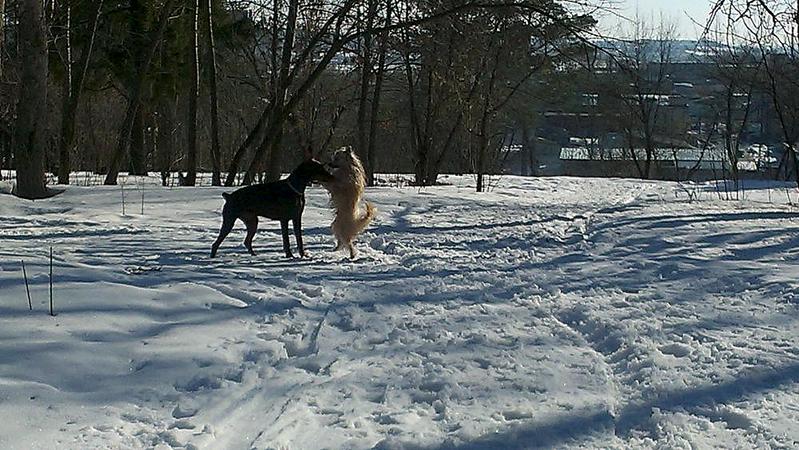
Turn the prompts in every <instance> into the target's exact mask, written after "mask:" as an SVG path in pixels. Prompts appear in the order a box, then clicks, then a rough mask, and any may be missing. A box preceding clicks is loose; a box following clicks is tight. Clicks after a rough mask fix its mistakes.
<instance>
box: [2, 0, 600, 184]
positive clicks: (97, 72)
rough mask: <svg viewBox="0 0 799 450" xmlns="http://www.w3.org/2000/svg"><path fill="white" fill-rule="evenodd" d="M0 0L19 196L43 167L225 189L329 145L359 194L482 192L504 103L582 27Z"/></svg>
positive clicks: (537, 20) (490, 8)
mask: <svg viewBox="0 0 799 450" xmlns="http://www.w3.org/2000/svg"><path fill="white" fill-rule="evenodd" d="M0 2H2V3H0V26H2V27H3V28H0V38H2V41H0V68H1V69H0V70H2V72H0V101H1V102H2V103H0V163H1V164H2V165H3V167H7V168H14V169H16V171H17V193H18V194H19V195H20V196H24V197H30V198H36V197H42V196H46V195H48V191H47V188H46V186H45V181H44V179H45V178H44V173H45V171H52V172H53V173H57V174H58V181H59V183H68V182H69V176H70V173H71V172H73V171H75V170H93V171H97V172H100V173H104V174H105V183H106V184H115V183H116V181H117V176H118V174H119V172H120V171H125V170H128V171H130V172H131V173H133V174H144V173H147V172H148V171H158V172H161V174H162V176H163V179H164V180H166V179H167V177H168V176H169V174H170V172H172V171H181V172H185V174H186V175H185V177H181V178H182V179H183V180H184V182H185V184H186V185H193V184H194V183H195V182H196V176H197V173H198V171H210V172H211V173H212V181H213V184H215V185H221V184H225V185H233V184H235V183H251V182H253V181H254V180H262V179H274V178H276V177H278V176H279V174H280V173H281V171H282V170H285V168H286V167H287V165H288V164H290V163H292V162H293V159H294V158H296V157H297V155H300V154H302V151H303V150H305V149H308V148H310V149H312V150H313V151H315V152H317V153H319V152H323V151H325V150H326V149H328V148H330V147H332V146H338V145H352V146H353V147H355V149H356V150H357V152H358V153H359V154H360V155H361V157H362V159H363V160H364V162H365V164H366V168H367V172H368V178H369V182H370V183H373V182H374V181H375V180H374V173H375V172H376V171H377V170H403V169H410V170H412V171H413V172H414V174H415V178H416V182H417V183H419V184H432V183H435V181H436V177H437V175H438V173H440V172H441V171H442V170H444V169H445V168H449V169H451V170H459V171H473V172H475V173H478V175H479V181H478V184H479V188H480V189H483V188H484V187H485V184H484V176H485V175H486V174H490V173H491V172H492V171H494V170H495V165H496V159H497V155H498V152H499V149H500V148H501V147H502V146H503V143H504V142H505V140H506V139H507V135H508V133H507V130H508V129H510V128H512V126H513V125H512V123H513V120H514V119H513V117H512V116H513V111H514V109H515V110H516V111H517V113H519V111H518V110H519V108H518V107H517V108H514V103H515V104H516V105H518V104H519V103H520V102H521V100H519V98H521V97H522V95H523V94H525V92H527V93H528V94H529V92H530V91H532V90H534V89H531V86H534V85H535V83H533V82H532V80H533V79H534V78H535V77H542V76H546V73H547V72H549V71H552V70H553V68H554V67H556V66H557V65H558V64H559V61H560V60H562V59H564V58H568V57H569V56H568V55H569V53H570V52H572V51H575V48H576V47H577V46H579V45H581V43H582V42H583V41H584V37H583V34H584V33H586V32H587V31H588V30H589V29H590V28H591V26H592V25H593V24H594V20H593V19H592V18H591V17H590V16H589V15H587V14H580V13H576V12H574V11H573V10H570V9H568V8H567V5H568V4H569V3H571V1H570V0H563V1H556V0H519V1H496V0H494V1H490V0H484V1H474V0H444V1H441V0H435V1H428V0H361V1H356V0H330V1H327V0H326V1H308V0H250V1H236V0H227V1H225V0H0ZM579 3H581V2H574V4H579ZM517 115H518V114H517Z"/></svg>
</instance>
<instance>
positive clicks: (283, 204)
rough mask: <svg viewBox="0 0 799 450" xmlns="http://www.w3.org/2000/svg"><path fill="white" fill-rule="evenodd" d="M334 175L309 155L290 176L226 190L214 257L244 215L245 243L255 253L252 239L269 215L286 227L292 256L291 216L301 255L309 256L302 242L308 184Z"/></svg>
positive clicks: (285, 248) (286, 243)
mask: <svg viewBox="0 0 799 450" xmlns="http://www.w3.org/2000/svg"><path fill="white" fill-rule="evenodd" d="M332 180H333V176H332V175H331V174H330V173H329V172H328V171H327V170H326V169H325V167H324V165H322V163H320V162H319V161H316V160H315V159H312V158H309V157H307V158H306V160H305V161H303V162H302V164H300V165H299V166H297V168H296V169H294V170H293V171H292V172H291V174H290V175H289V176H288V178H285V179H283V180H280V181H274V182H271V183H265V184H254V185H252V186H247V187H243V188H241V189H238V190H236V191H235V192H233V193H230V194H228V193H224V194H222V196H223V197H224V198H225V206H224V208H222V229H221V230H219V237H218V238H217V239H216V242H214V244H213V245H212V246H211V258H213V257H214V256H216V251H217V250H218V249H219V245H220V244H222V241H224V240H225V238H226V237H227V235H228V233H230V230H232V229H233V224H235V223H236V219H241V221H242V222H244V225H245V226H246V227H247V237H246V238H244V246H245V247H246V248H247V250H248V251H249V252H250V254H251V255H255V252H254V251H253V249H252V239H253V237H255V233H256V231H258V217H259V216H260V217H266V218H269V219H273V220H279V221H280V227H281V229H282V231H283V251H284V252H285V253H286V257H287V258H292V257H293V255H292V253H291V248H290V246H289V220H291V222H292V225H293V227H294V236H295V238H296V239H297V247H298V249H299V251H300V256H302V257H304V256H305V249H304V248H303V245H302V211H303V209H305V188H306V187H308V185H310V184H311V183H312V182H329V181H332Z"/></svg>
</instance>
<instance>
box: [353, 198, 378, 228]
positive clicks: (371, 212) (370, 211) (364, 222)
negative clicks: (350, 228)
mask: <svg viewBox="0 0 799 450" xmlns="http://www.w3.org/2000/svg"><path fill="white" fill-rule="evenodd" d="M375 215H377V208H375V205H373V204H372V203H371V202H366V211H365V212H364V214H363V217H361V218H360V219H358V220H357V221H356V224H355V235H358V234H360V233H361V232H362V231H363V230H365V229H366V227H368V226H369V224H370V223H371V222H372V219H374V218H375Z"/></svg>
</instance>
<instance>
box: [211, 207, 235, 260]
mask: <svg viewBox="0 0 799 450" xmlns="http://www.w3.org/2000/svg"><path fill="white" fill-rule="evenodd" d="M235 223H236V218H235V217H232V216H229V215H224V214H223V215H222V229H220V230H219V237H218V238H216V241H215V242H214V243H213V245H211V258H213V257H215V256H216V251H217V250H218V249H219V246H220V245H221V244H222V241H224V240H225V238H226V237H227V235H228V234H230V230H232V229H233V225H234V224H235Z"/></svg>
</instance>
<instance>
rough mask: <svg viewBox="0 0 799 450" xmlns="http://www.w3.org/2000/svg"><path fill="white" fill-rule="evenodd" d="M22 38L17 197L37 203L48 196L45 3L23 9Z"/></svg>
mask: <svg viewBox="0 0 799 450" xmlns="http://www.w3.org/2000/svg"><path fill="white" fill-rule="evenodd" d="M20 9H21V11H20V18H19V38H20V43H19V46H20V51H21V63H22V73H21V77H20V93H19V103H18V104H17V122H16V126H15V132H16V133H15V149H16V153H15V155H14V156H15V162H16V169H17V195H18V196H20V197H23V198H28V199H34V198H42V197H46V196H47V195H48V192H47V187H46V186H45V177H44V156H45V136H44V134H45V131H46V129H47V126H46V120H47V115H46V111H47V35H46V28H45V26H46V25H45V20H44V11H43V1H42V0H25V1H24V2H22V4H21V5H20Z"/></svg>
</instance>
